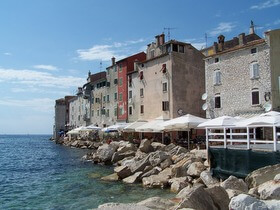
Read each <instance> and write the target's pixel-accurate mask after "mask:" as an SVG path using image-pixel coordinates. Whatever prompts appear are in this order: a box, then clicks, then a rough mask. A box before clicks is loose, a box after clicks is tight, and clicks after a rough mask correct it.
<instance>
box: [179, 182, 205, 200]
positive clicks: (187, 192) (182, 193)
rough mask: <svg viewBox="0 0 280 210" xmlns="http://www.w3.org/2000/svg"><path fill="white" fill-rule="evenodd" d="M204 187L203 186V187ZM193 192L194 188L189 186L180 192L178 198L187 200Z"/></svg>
mask: <svg viewBox="0 0 280 210" xmlns="http://www.w3.org/2000/svg"><path fill="white" fill-rule="evenodd" d="M201 186H202V185H201ZM191 191H192V186H191V185H187V186H186V187H185V188H183V189H182V190H180V192H179V193H178V194H177V195H176V198H181V199H183V198H185V197H186V196H187V195H188V194H190V192H191Z"/></svg>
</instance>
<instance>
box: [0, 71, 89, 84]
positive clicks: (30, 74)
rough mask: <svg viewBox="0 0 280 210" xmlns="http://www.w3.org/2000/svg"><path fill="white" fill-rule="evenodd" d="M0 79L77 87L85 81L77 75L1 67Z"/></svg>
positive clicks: (20, 82) (21, 82)
mask: <svg viewBox="0 0 280 210" xmlns="http://www.w3.org/2000/svg"><path fill="white" fill-rule="evenodd" d="M0 80H4V81H6V82H12V83H16V84H25V85H32V86H37V87H54V88H69V87H77V86H81V85H82V84H84V83H85V79H84V78H79V77H72V76H55V75H52V74H50V73H47V72H38V71H33V70H15V69H3V68H0Z"/></svg>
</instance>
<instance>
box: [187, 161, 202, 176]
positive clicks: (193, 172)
mask: <svg viewBox="0 0 280 210" xmlns="http://www.w3.org/2000/svg"><path fill="white" fill-rule="evenodd" d="M204 170H205V166H204V164H203V163H201V162H194V163H192V164H191V165H190V166H189V168H188V171H187V173H188V174H189V175H190V176H195V177H199V176H200V174H201V172H202V171H204Z"/></svg>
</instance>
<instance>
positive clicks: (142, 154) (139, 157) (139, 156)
mask: <svg viewBox="0 0 280 210" xmlns="http://www.w3.org/2000/svg"><path fill="white" fill-rule="evenodd" d="M147 156H148V154H147V153H145V152H142V151H141V150H140V149H138V150H137V151H136V153H135V160H142V159H144V158H145V157H147Z"/></svg>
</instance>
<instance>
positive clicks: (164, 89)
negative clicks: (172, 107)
mask: <svg viewBox="0 0 280 210" xmlns="http://www.w3.org/2000/svg"><path fill="white" fill-rule="evenodd" d="M162 91H163V92H166V91H167V82H164V83H162Z"/></svg>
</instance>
